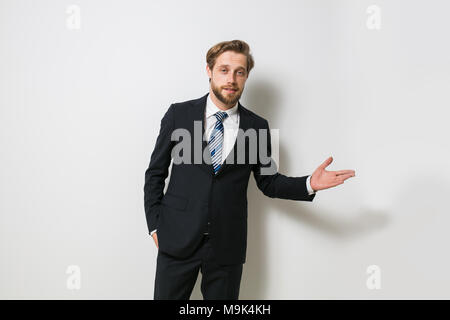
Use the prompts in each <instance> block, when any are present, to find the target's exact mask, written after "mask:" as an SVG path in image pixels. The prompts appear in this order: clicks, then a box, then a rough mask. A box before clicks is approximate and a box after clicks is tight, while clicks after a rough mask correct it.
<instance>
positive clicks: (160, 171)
mask: <svg viewBox="0 0 450 320" xmlns="http://www.w3.org/2000/svg"><path fill="white" fill-rule="evenodd" d="M173 112H174V111H173V104H172V105H170V107H169V109H168V110H167V111H166V113H165V115H164V116H163V118H162V119H161V125H160V130H159V134H158V138H157V139H156V143H155V147H154V149H153V152H152V155H151V158H150V164H149V166H148V169H147V170H146V171H145V184H144V208H145V217H146V219H147V227H148V231H149V233H151V231H153V230H154V229H156V228H157V225H158V218H159V209H160V205H161V204H160V202H161V199H162V197H163V195H164V194H163V191H164V186H165V180H166V178H167V175H168V172H169V166H170V162H171V160H172V156H171V152H172V148H173V143H174V141H171V135H172V132H173V128H174V115H173Z"/></svg>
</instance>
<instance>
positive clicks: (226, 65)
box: [219, 64, 245, 70]
mask: <svg viewBox="0 0 450 320" xmlns="http://www.w3.org/2000/svg"><path fill="white" fill-rule="evenodd" d="M229 66H230V65H229V64H221V65H220V66H219V68H221V67H229ZM236 69H244V70H245V68H244V67H243V66H239V67H237V68H236Z"/></svg>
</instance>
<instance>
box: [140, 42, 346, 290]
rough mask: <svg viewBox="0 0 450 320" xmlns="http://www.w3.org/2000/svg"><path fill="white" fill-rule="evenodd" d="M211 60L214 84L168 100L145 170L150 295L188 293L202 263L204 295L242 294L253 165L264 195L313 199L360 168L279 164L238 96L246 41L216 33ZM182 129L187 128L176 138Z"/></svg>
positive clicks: (244, 75) (248, 58) (247, 58)
mask: <svg viewBox="0 0 450 320" xmlns="http://www.w3.org/2000/svg"><path fill="white" fill-rule="evenodd" d="M206 61H207V66H206V71H207V73H208V76H209V82H210V89H209V93H207V94H206V95H204V96H203V97H201V98H199V99H195V100H189V101H185V102H181V103H174V104H172V105H171V106H170V107H169V109H168V110H167V112H166V113H165V115H164V117H163V118H162V120H161V127H160V131H159V135H158V138H157V140H156V144H155V148H154V151H153V153H152V155H151V159H150V164H149V167H148V169H147V171H146V172H145V185H144V202H145V213H146V219H147V225H148V229H149V232H150V234H151V235H152V237H153V239H154V241H155V244H156V246H157V248H158V257H157V266H156V277H155V290H154V299H189V298H190V295H191V293H192V290H193V287H194V285H195V282H196V280H197V276H198V272H199V270H200V271H201V272H202V283H201V291H202V294H203V298H204V299H238V297H239V288H240V282H241V276H242V268H243V264H244V263H245V260H246V249H247V185H248V181H249V177H250V174H251V172H253V176H254V178H255V180H256V184H257V186H258V188H259V189H260V190H261V191H262V192H263V193H264V194H265V195H266V196H268V197H271V198H281V199H290V200H299V201H312V200H313V199H314V197H315V193H316V192H317V191H318V190H323V189H327V188H331V187H334V186H337V185H339V184H342V183H343V182H344V181H345V180H346V179H348V178H349V177H352V176H354V175H355V171H353V170H340V171H326V170H325V168H326V167H327V166H328V165H329V164H330V163H331V162H332V157H329V158H328V159H327V160H326V161H325V162H324V163H322V164H321V165H320V166H319V167H318V168H317V169H316V170H315V171H314V173H313V174H312V175H311V176H304V177H288V176H285V175H282V174H280V173H278V172H276V170H275V171H274V170H273V168H274V166H273V165H274V161H273V159H272V158H271V157H270V156H271V145H270V133H269V124H268V122H267V120H265V119H264V118H262V117H260V116H258V115H256V114H255V113H254V112H252V111H250V110H248V109H246V108H244V107H243V106H242V105H241V104H240V102H239V99H240V97H241V95H242V93H243V91H244V86H245V82H246V81H247V79H248V76H249V73H250V70H251V69H252V68H253V66H254V61H253V57H252V55H251V54H250V49H249V46H248V44H247V43H245V42H244V41H240V40H233V41H224V42H220V43H218V44H216V45H215V46H213V47H212V48H211V49H209V51H208V53H207V55H206ZM198 125H200V126H201V129H200V128H199V127H198ZM200 130H201V135H199V131H200ZM183 132H184V133H188V136H186V135H184V136H183V138H182V139H178V141H177V139H176V138H177V137H179V136H180V135H182V133H183ZM246 132H250V133H257V134H253V135H252V134H248V135H246V134H245V135H243V134H242V133H246ZM261 132H262V133H263V134H260V133H261ZM264 134H265V137H264ZM192 137H193V139H192ZM255 137H256V143H255V139H253V138H255ZM255 154H256V160H255V157H253V156H255ZM264 154H265V155H267V156H268V159H269V161H265V160H264V159H263V157H262V156H261V155H264ZM199 155H200V157H199ZM172 158H173V159H174V160H173V164H172V170H171V177H170V181H169V184H168V186H167V191H166V193H165V194H164V193H163V190H164V187H165V179H166V178H167V176H168V168H169V166H170V163H171V161H172ZM181 158H182V161H180V159H181ZM266 160H267V159H266ZM271 168H272V170H270V169H271ZM275 169H276V166H275Z"/></svg>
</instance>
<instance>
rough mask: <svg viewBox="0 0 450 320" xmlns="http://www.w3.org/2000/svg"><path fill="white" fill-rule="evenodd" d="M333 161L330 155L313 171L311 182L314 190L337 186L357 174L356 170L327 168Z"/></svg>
mask: <svg viewBox="0 0 450 320" xmlns="http://www.w3.org/2000/svg"><path fill="white" fill-rule="evenodd" d="M331 162H333V157H329V158H328V159H327V160H325V162H323V163H322V164H321V165H320V166H319V167H318V168H317V169H316V170H315V171H314V172H313V174H312V176H311V180H310V183H311V187H312V188H313V190H314V191H318V190H323V189H328V188H332V187H335V186H337V185H340V184H342V183H344V181H345V180H347V179H348V178H350V177H354V176H355V171H354V170H339V171H327V170H325V168H326V167H327V166H328V165H330V163H331Z"/></svg>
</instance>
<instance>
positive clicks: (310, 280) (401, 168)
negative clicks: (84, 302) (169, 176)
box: [0, 0, 450, 299]
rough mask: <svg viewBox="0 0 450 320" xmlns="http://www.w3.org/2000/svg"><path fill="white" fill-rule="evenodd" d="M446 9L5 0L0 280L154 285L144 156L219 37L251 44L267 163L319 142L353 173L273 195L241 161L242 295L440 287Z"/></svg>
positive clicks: (290, 160)
mask: <svg viewBox="0 0 450 320" xmlns="http://www.w3.org/2000/svg"><path fill="white" fill-rule="evenodd" d="M70 5H77V6H78V8H80V10H81V11H80V14H81V15H80V17H81V20H80V21H81V24H80V29H71V28H70V26H73V24H72V25H71V24H70V23H69V25H68V24H67V20H69V22H70V21H72V22H73V20H71V17H74V15H73V13H67V12H66V10H67V8H68V7H69V6H70ZM371 5H376V6H377V8H379V9H380V10H381V15H380V18H381V20H379V23H380V24H379V26H380V28H379V29H371V26H374V23H375V25H377V21H376V19H374V16H373V13H371V12H372V11H370V12H369V13H368V12H367V9H368V8H369V7H370V6H371ZM449 10H450V4H449V3H448V2H447V1H444V0H443V1H438V0H433V1H424V0H423V1H407V0H402V1H400V0H391V1H382V0H376V1H366V0H340V1H336V0H321V1H318V0H309V1H286V0H284V1H283V0H280V1H277V2H274V1H261V0H257V1H256V0H255V1H235V0H230V1H227V2H223V1H211V0H208V1H168V0H161V1H144V0H142V1H130V0H128V1H106V0H103V1H100V0H97V1H87V0H77V1H73V2H72V1H56V0H53V1H50V0H47V1H44V0H40V1H32V0H29V1H23V0H22V1H17V0H14V1H13V0H10V1H7V0H1V1H0V106H1V109H0V112H1V113H0V132H1V136H0V139H1V140H0V152H1V157H0V159H1V160H0V161H1V165H0V196H1V199H0V212H1V215H0V219H1V220H0V298H3V299H30V298H32V299H48V298H51V299H53V298H57V299H152V298H153V284H154V276H155V267H156V254H157V250H156V247H155V245H154V243H153V240H152V239H151V238H150V236H149V235H148V233H147V226H146V222H145V215H144V208H143V184H144V172H145V170H146V168H147V166H148V163H149V160H150V155H151V152H152V151H153V146H154V143H155V141H156V137H157V133H158V131H159V124H160V120H161V117H162V116H163V114H164V113H165V111H166V110H167V108H168V106H169V105H170V104H171V103H173V102H180V101H184V100H189V99H194V98H199V97H201V96H202V95H204V94H206V93H207V92H208V85H209V83H208V78H207V76H206V71H205V67H206V62H205V55H206V51H207V50H208V49H209V48H210V47H211V46H213V45H214V44H216V43H218V42H220V41H223V40H232V39H242V40H245V41H247V42H248V43H249V45H250V47H251V50H252V53H253V54H254V57H255V62H256V65H255V69H254V70H253V71H252V72H251V74H250V78H249V80H248V81H247V84H246V89H245V91H244V94H243V97H242V98H241V103H242V104H243V105H244V106H246V107H248V108H249V109H251V110H253V111H255V112H256V113H258V114H260V115H261V116H263V117H265V118H267V119H268V120H269V122H270V125H271V128H272V129H280V131H279V133H280V172H281V173H284V174H286V175H289V176H303V175H306V174H311V173H312V172H313V171H314V169H315V168H316V167H317V166H318V165H320V164H321V163H322V162H323V161H324V160H325V159H326V158H327V157H328V156H330V155H332V156H333V157H334V162H333V163H332V164H331V165H330V166H329V167H328V169H330V170H340V169H354V170H355V171H356V177H354V178H351V179H349V180H347V181H346V182H345V183H344V184H343V185H341V186H338V187H336V188H333V189H328V190H324V191H321V192H319V193H318V195H317V196H316V198H315V200H314V201H313V202H312V203H306V202H297V201H287V200H280V199H270V198H267V197H265V196H264V195H263V194H262V193H261V192H260V191H259V190H258V189H257V188H256V185H255V182H254V179H253V176H252V177H251V181H250V185H249V193H248V197H249V238H248V241H249V243H248V256H247V263H246V264H245V265H244V272H243V279H242V284H241V294H240V299H348V298H354V299H394V298H395V299H397V298H407V299H409V298H414V299H415V298H424V299H428V298H438V299H439V298H446V299H448V298H450V276H449V272H448V270H449V268H450V257H449V254H448V243H449V241H450V235H449V232H448V229H449V226H450V210H449V205H448V196H449V194H450V168H449V166H448V163H449V157H450V146H449V142H448V141H449V140H448V137H449V133H450V132H449V124H448V123H449V112H448V111H447V109H448V108H449V106H450V104H449V102H450V98H449V92H450V45H449V43H448V40H447V38H448V30H449V27H450V22H449V20H448V12H449ZM375 18H376V17H375ZM374 21H375V22H374ZM367 22H369V26H368V24H367ZM68 26H69V27H68ZM71 265H75V266H78V267H79V268H80V271H81V288H80V289H79V290H76V289H75V290H73V289H69V288H68V287H67V280H68V279H69V278H70V277H71V275H70V274H68V273H66V271H67V270H68V267H69V266H71ZM371 265H377V266H378V267H379V268H380V271H381V273H380V275H381V278H380V280H381V288H380V289H369V288H368V286H367V284H366V282H367V279H369V278H370V277H371V275H370V274H368V273H367V268H368V267H369V266H371ZM200 279H201V274H200V275H199V278H198V282H197V285H196V287H195V289H194V292H193V295H192V299H202V296H201V293H200V290H199V282H200Z"/></svg>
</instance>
